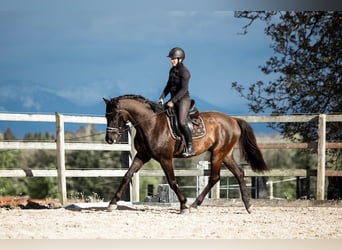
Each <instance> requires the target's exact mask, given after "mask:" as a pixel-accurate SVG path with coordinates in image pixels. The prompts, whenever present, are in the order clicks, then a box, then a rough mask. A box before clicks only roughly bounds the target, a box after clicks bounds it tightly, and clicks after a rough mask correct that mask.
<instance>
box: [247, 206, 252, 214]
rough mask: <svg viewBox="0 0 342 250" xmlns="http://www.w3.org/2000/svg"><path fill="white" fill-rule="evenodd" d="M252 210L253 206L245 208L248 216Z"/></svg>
mask: <svg viewBox="0 0 342 250" xmlns="http://www.w3.org/2000/svg"><path fill="white" fill-rule="evenodd" d="M252 208H253V205H250V206H249V207H248V208H247V212H248V213H249V214H251V213H252Z"/></svg>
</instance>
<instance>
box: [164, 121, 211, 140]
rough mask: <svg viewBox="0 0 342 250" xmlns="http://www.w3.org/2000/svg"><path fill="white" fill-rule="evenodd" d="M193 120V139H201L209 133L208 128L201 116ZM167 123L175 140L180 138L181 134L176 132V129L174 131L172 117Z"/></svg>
mask: <svg viewBox="0 0 342 250" xmlns="http://www.w3.org/2000/svg"><path fill="white" fill-rule="evenodd" d="M191 122H192V126H193V128H192V139H199V138H202V137H203V136H205V135H206V134H207V130H206V128H205V126H204V122H203V119H202V117H201V116H197V117H194V118H191ZM167 125H168V126H169V130H170V133H171V136H172V138H173V139H175V140H176V139H178V138H179V136H178V135H177V134H176V133H175V131H173V129H172V127H171V123H170V119H167Z"/></svg>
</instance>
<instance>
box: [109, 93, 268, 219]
mask: <svg viewBox="0 0 342 250" xmlns="http://www.w3.org/2000/svg"><path fill="white" fill-rule="evenodd" d="M103 100H104V102H105V104H106V119H107V129H106V142H107V143H109V144H112V143H116V142H117V141H119V137H120V135H121V134H122V133H123V132H124V130H125V124H126V122H127V121H130V122H131V123H132V125H133V126H134V127H135V129H136V136H135V138H134V146H135V148H136V151H137V153H136V155H135V157H134V159H133V162H132V164H131V166H130V168H129V169H128V171H127V172H126V174H125V176H124V177H123V179H122V182H121V184H120V186H119V188H118V190H117V192H116V193H115V195H114V197H113V199H112V200H111V201H110V203H109V206H112V205H115V204H116V203H117V202H118V201H119V200H120V199H121V196H122V194H123V192H124V190H125V189H126V187H127V185H128V184H129V182H130V181H131V178H132V176H133V175H134V173H136V172H138V171H139V170H140V169H141V167H142V166H143V165H144V164H145V163H146V162H148V161H149V160H150V159H152V158H153V159H155V160H156V161H158V162H159V163H160V165H161V167H162V169H163V170H164V173H165V175H166V178H167V181H168V183H169V185H170V187H171V188H172V189H173V191H174V192H175V193H176V195H177V197H178V200H179V202H180V209H181V212H183V211H185V209H188V208H189V207H188V206H187V204H186V202H187V199H186V197H185V196H184V194H183V193H182V192H181V190H180V189H179V187H178V185H177V182H176V177H175V174H174V167H173V163H172V160H173V158H174V157H178V158H182V157H183V156H182V154H179V155H176V156H174V148H175V143H176V141H175V139H173V137H172V136H171V132H170V130H169V127H168V125H167V119H168V118H167V115H166V114H165V112H163V110H162V109H161V108H160V106H159V105H158V104H157V103H155V102H152V101H149V100H147V99H146V98H144V97H142V96H138V95H124V96H119V97H117V98H113V99H111V100H107V99H105V98H103ZM200 116H201V117H202V119H203V121H204V124H205V127H206V130H207V133H206V135H205V136H204V137H202V138H200V139H194V141H193V142H194V148H195V154H196V155H199V154H201V153H203V152H206V151H209V152H210V153H211V157H210V161H211V165H210V166H211V169H210V177H209V183H208V185H207V186H206V187H205V188H204V190H203V191H202V192H201V194H199V196H198V197H197V198H196V200H195V201H194V203H193V204H192V205H191V207H193V208H196V207H197V206H199V205H201V203H202V202H203V199H204V197H205V196H206V195H207V194H208V192H209V191H210V189H211V188H212V187H213V186H214V185H215V184H216V183H217V182H218V180H219V179H220V167H221V164H222V163H224V165H225V166H226V167H227V168H228V169H229V170H230V171H231V172H232V173H233V175H234V176H235V177H236V179H237V180H238V182H239V185H240V191H241V196H242V200H243V202H244V205H245V207H246V209H247V211H248V212H249V213H250V212H251V211H250V208H251V203H250V199H251V198H250V194H249V192H248V190H247V186H246V183H245V180H244V171H243V169H242V168H241V167H240V166H239V165H238V164H237V163H236V161H235V160H234V158H233V149H234V146H235V145H236V144H238V143H239V144H240V151H241V152H240V154H241V155H242V156H243V157H245V159H246V161H247V162H248V163H249V164H250V165H251V168H252V170H253V171H256V172H263V171H267V170H268V166H267V165H266V163H265V161H264V159H263V156H262V154H261V151H260V149H259V148H258V146H257V143H256V138H255V135H254V132H253V130H252V128H251V126H250V125H249V124H248V123H247V122H246V121H244V120H242V119H238V118H233V117H230V116H228V115H226V114H223V113H220V112H201V113H200Z"/></svg>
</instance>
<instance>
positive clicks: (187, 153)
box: [183, 145, 195, 157]
mask: <svg viewBox="0 0 342 250" xmlns="http://www.w3.org/2000/svg"><path fill="white" fill-rule="evenodd" d="M189 149H190V150H189ZM189 151H191V152H189ZM193 155H195V152H194V148H193V146H192V145H191V146H189V147H187V148H186V149H185V152H183V156H184V157H189V156H193Z"/></svg>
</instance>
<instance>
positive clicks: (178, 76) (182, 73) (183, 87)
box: [159, 62, 191, 103]
mask: <svg viewBox="0 0 342 250" xmlns="http://www.w3.org/2000/svg"><path fill="white" fill-rule="evenodd" d="M190 77H191V75H190V72H189V70H188V69H187V68H186V67H185V66H184V64H183V63H182V62H179V63H178V64H177V65H176V66H175V67H172V68H171V69H170V72H169V79H168V81H167V83H166V86H165V88H164V90H163V92H162V94H161V96H160V98H159V99H161V98H162V99H164V98H165V97H166V96H167V95H168V94H169V93H170V95H171V101H172V102H173V103H177V102H178V101H179V100H181V99H182V98H183V97H189V80H190Z"/></svg>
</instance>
